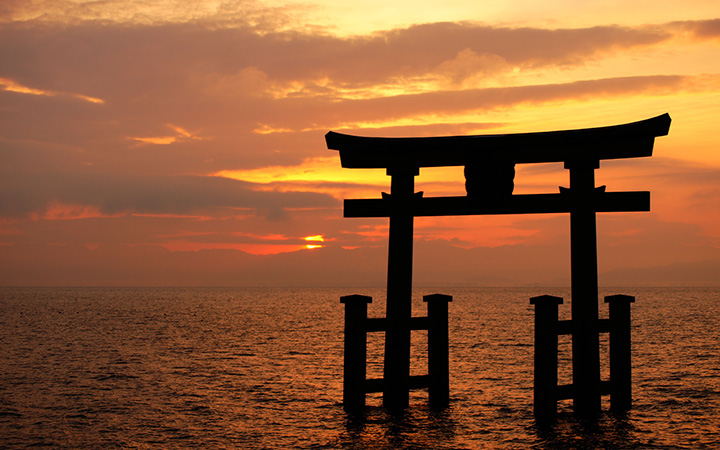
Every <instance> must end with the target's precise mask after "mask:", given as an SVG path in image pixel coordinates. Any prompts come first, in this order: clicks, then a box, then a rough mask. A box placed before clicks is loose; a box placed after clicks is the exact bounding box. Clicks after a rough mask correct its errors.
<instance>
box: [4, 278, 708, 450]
mask: <svg viewBox="0 0 720 450" xmlns="http://www.w3.org/2000/svg"><path fill="white" fill-rule="evenodd" d="M436 291H439V292H441V293H445V294H450V295H453V296H454V301H453V302H452V303H451V304H450V346H451V348H450V358H451V368H450V370H451V374H450V376H451V380H450V395H451V404H450V407H449V408H447V409H446V410H442V411H433V410H430V409H429V408H428V407H427V406H426V393H425V392H424V391H417V392H413V393H412V394H411V396H412V397H411V406H410V408H408V410H407V411H406V412H405V413H403V414H400V415H391V414H389V413H387V412H386V411H384V410H383V409H382V408H381V407H380V403H381V402H380V398H379V397H378V396H377V395H374V396H373V397H371V398H370V400H369V404H370V407H369V408H368V409H367V412H366V413H365V414H364V415H363V416H359V417H351V416H348V415H346V414H345V413H344V412H343V409H342V405H341V403H340V402H341V399H342V320H343V309H342V305H341V304H340V303H339V297H340V296H341V295H347V294H353V293H359V294H365V295H372V296H373V298H374V299H375V300H374V303H373V304H371V305H370V315H371V316H380V315H382V314H383V313H384V291H383V290H381V289H375V290H374V289H309V288H308V289H266V288H257V289H230V288H228V289H219V288H188V289H186V288H0V448H26V447H40V448H43V447H45V448H110V449H112V448H141V449H143V448H158V449H161V448H162V449H165V448H194V447H204V448H239V449H265V448H267V449H276V448H277V449H285V448H308V449H336V448H340V449H344V448H345V449H364V448H369V449H395V448H409V449H413V448H416V449H476V448H478V449H482V448H490V449H492V448H503V449H504V448H508V449H512V448H518V449H521V448H548V449H574V448H578V449H582V448H587V449H594V448H606V449H611V448H619V449H676V448H690V449H703V448H707V449H715V448H720V351H719V348H720V347H719V344H720V314H718V309H719V307H720V289H719V288H657V289H653V288H622V289H604V290H601V295H609V294H615V293H624V294H629V295H635V296H636V297H637V302H636V303H635V304H634V305H633V363H634V368H633V377H634V380H633V381H634V383H633V394H634V406H633V409H632V410H631V411H630V412H629V413H628V414H627V415H626V416H625V417H617V416H614V415H612V414H610V413H603V414H602V415H601V417H600V418H599V419H598V420H597V421H594V422H588V423H584V422H582V421H578V420H576V419H575V418H574V417H573V415H572V413H571V409H570V408H571V404H570V403H567V402H562V403H561V406H560V410H561V412H560V417H559V421H558V423H557V425H555V426H554V427H553V428H551V429H539V428H537V427H536V425H535V423H534V420H533V416H532V367H533V363H532V355H533V348H532V333H533V310H532V308H531V307H530V305H529V298H530V297H532V296H535V295H541V294H552V295H559V296H561V297H564V298H566V302H565V304H564V305H562V306H561V316H563V318H568V317H567V316H568V315H569V311H570V304H569V303H570V302H569V300H567V299H569V292H568V290H567V289H548V288H535V289H529V288H517V289H507V288H477V289H445V288H443V289H440V290H434V289H421V290H417V291H416V297H417V298H416V304H415V305H414V308H415V315H417V316H419V315H423V314H424V313H425V306H424V304H423V303H422V301H421V298H422V295H424V294H430V293H434V292H436ZM600 311H601V317H606V315H607V311H606V308H605V305H604V304H602V301H601V309H600ZM415 333H416V334H415V337H414V340H415V346H414V348H413V355H412V357H413V369H412V371H413V373H414V374H422V373H423V372H424V371H426V367H425V363H426V359H425V356H424V353H425V351H426V350H425V348H426V343H425V339H426V335H424V334H422V332H415ZM561 339H564V338H561ZM602 345H603V355H605V352H606V350H607V348H606V346H607V339H606V338H603V341H602ZM369 346H370V350H369V354H370V358H373V359H374V361H373V362H372V363H371V365H370V367H369V376H372V377H377V376H380V374H381V371H382V367H381V365H380V362H381V361H382V352H381V349H382V336H381V335H379V334H373V335H371V338H370V341H369ZM569 349H570V344H569V340H561V364H562V365H563V366H562V367H561V369H560V378H561V382H565V383H567V382H569V381H570V376H571V375H570V371H569V359H568V358H569ZM603 374H604V375H603V377H604V378H607V375H608V372H607V358H606V357H605V356H603ZM605 408H607V402H605Z"/></svg>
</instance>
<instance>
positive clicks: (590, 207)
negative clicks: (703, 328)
mask: <svg viewBox="0 0 720 450" xmlns="http://www.w3.org/2000/svg"><path fill="white" fill-rule="evenodd" d="M598 167H599V162H598V161H567V162H566V163H565V168H566V169H570V195H571V201H572V206H571V210H570V259H571V262H570V267H571V283H572V330H573V331H572V368H573V390H574V397H573V407H574V409H575V412H576V413H577V414H579V415H585V416H587V415H594V414H597V413H598V412H599V411H600V408H601V403H600V336H599V329H598V325H599V324H598V273H597V272H598V269H597V230H596V222H595V202H594V196H595V169H597V168H598Z"/></svg>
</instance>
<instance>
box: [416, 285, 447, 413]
mask: <svg viewBox="0 0 720 450" xmlns="http://www.w3.org/2000/svg"><path fill="white" fill-rule="evenodd" d="M423 301H424V302H426V303H427V308H428V378H429V385H428V398H429V402H430V405H431V406H433V407H443V406H447V404H448V402H449V400H450V356H449V354H448V347H449V345H450V342H449V337H448V334H449V333H448V303H450V302H451V301H452V296H451V295H443V294H432V295H426V296H424V297H423Z"/></svg>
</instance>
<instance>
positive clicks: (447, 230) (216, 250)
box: [0, 0, 720, 286]
mask: <svg viewBox="0 0 720 450" xmlns="http://www.w3.org/2000/svg"><path fill="white" fill-rule="evenodd" d="M665 112H668V113H670V115H671V117H672V119H673V122H672V126H671V128H670V134H669V135H668V136H666V137H660V138H658V139H657V140H656V144H655V151H654V156H653V157H652V158H641V159H637V160H626V161H612V162H603V163H601V167H600V169H599V170H598V171H597V175H596V177H597V184H598V185H603V184H604V185H607V187H608V190H611V191H618V190H649V191H651V192H652V211H651V212H649V213H647V212H636V213H613V214H599V215H598V248H599V271H600V283H601V284H602V285H619V284H629V285H633V284H643V285H648V284H649V285H653V284H657V285H667V284H674V285H683V284H693V285H696V284H717V281H718V280H719V279H720V208H719V206H720V133H719V132H718V126H719V125H718V124H719V123H720V2H718V1H717V0H683V1H680V0H665V1H662V2H657V1H647V0H638V1H626V0H625V1H619V0H596V1H576V0H508V1H503V2H470V1H456V0H443V1H426V2H410V1H375V0H373V1H363V2H338V1H337V0H333V1H313V0H310V1H304V0H303V1H294V0H293V1H279V0H278V1H252V0H248V1H244V0H238V1H163V0H155V1H152V0H105V1H99V2H98V1H85V0H33V1H27V0H5V1H3V2H2V4H1V5H0V114H1V119H0V152H1V155H2V159H1V160H0V161H1V162H0V172H1V173H0V284H2V285H248V286H249V285H263V286H267V285H311V286H322V285H382V284H383V283H384V280H385V276H386V264H387V262H386V257H387V247H386V246H387V219H344V218H343V217H342V199H343V198H363V197H379V196H380V193H381V192H382V191H385V192H388V190H389V177H387V176H386V175H385V172H384V171H383V170H351V169H341V167H340V161H339V158H338V155H337V152H335V151H331V150H328V149H327V148H326V146H325V141H324V134H325V133H326V132H327V131H329V130H334V131H338V132H343V133H350V134H360V135H368V136H373V135H374V136H432V135H459V134H484V133H488V134H495V133H515V132H527V131H545V130H555V129H571V128H584V127H596V126H605V125H614V124H619V123H625V122H633V121H637V120H642V119H646V118H649V117H653V116H657V115H659V114H663V113H665ZM578 151H582V149H578ZM416 183H417V190H423V191H425V195H426V196H433V195H463V194H464V179H463V176H462V168H457V167H455V168H437V169H423V170H421V173H420V176H419V177H418V178H417V179H416ZM515 184H516V191H515V192H516V193H542V192H557V189H558V186H567V185H568V175H567V173H566V171H565V170H564V169H563V167H562V164H545V165H535V166H531V165H524V166H518V169H517V176H516V180H515ZM415 242H416V243H415V280H416V283H417V284H418V285H421V284H426V285H441V284H452V285H471V286H472V285H531V284H547V285H566V284H568V283H569V258H570V257H569V218H568V216H566V215H529V216H484V217H440V218H418V219H416V231H415Z"/></svg>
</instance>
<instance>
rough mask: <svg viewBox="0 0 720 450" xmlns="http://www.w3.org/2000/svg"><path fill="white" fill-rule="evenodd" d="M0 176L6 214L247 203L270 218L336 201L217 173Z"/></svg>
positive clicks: (166, 210)
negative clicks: (52, 208) (258, 186)
mask: <svg viewBox="0 0 720 450" xmlns="http://www.w3.org/2000/svg"><path fill="white" fill-rule="evenodd" d="M2 178H3V179H2V181H0V186H2V188H0V196H2V197H1V198H2V201H0V205H2V209H0V214H2V215H3V216H5V217H23V216H27V215H29V214H31V213H40V214H42V213H43V212H44V211H45V210H46V208H47V207H48V206H49V205H51V204H63V205H84V206H91V207H93V208H95V209H96V210H97V211H98V212H99V213H100V214H103V215H116V214H125V213H142V214H202V213H209V212H212V211H213V210H218V209H220V210H227V209H250V210H252V211H255V212H257V213H259V214H261V215H263V216H266V217H267V218H270V219H282V218H284V217H285V211H286V210H288V209H297V208H334V207H337V206H339V205H338V202H337V201H336V200H335V199H333V198H332V197H330V196H327V195H325V194H317V193H310V192H287V193H282V192H265V191H258V190H254V189H253V188H254V185H253V184H251V183H246V182H242V181H238V180H231V179H227V178H220V177H205V176H181V175H178V176H142V175H133V174H125V175H117V174H100V173H95V172H85V173H67V172H66V173H60V172H55V173H52V174H43V175H41V176H40V177H28V175H27V174H12V173H6V174H4V176H3V177H2ZM224 214H225V215H227V214H228V212H227V211H226V212H225V213H224Z"/></svg>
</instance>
